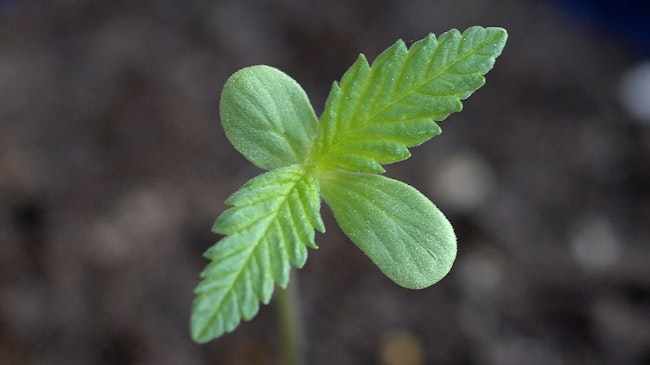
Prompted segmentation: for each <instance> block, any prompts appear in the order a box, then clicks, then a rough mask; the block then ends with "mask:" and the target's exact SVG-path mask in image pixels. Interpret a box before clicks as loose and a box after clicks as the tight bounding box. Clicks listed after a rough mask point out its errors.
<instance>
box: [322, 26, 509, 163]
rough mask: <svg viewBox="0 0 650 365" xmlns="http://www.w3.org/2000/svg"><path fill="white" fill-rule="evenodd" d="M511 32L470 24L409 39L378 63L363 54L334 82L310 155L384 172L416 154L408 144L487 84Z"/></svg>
mask: <svg viewBox="0 0 650 365" xmlns="http://www.w3.org/2000/svg"><path fill="white" fill-rule="evenodd" d="M506 38H507V33H506V31H505V30H504V29H502V28H482V27H471V28H469V29H467V30H466V31H465V32H464V33H460V32H459V31H457V30H451V31H449V32H447V33H444V34H442V35H441V36H440V37H439V38H436V36H435V35H433V34H431V35H429V36H428V37H426V38H425V39H423V40H420V41H418V42H415V43H414V44H413V45H412V46H411V47H410V48H407V47H406V45H405V44H404V42H403V41H401V40H400V41H398V42H396V43H395V44H394V45H393V46H391V47H390V48H388V49H387V50H386V51H384V52H382V53H381V54H380V55H379V56H378V57H377V59H376V60H375V61H374V62H373V64H372V66H370V65H369V64H368V61H367V60H366V58H365V57H364V56H363V55H360V56H359V58H358V59H357V61H356V62H355V63H354V64H353V65H352V67H350V69H349V70H348V71H347V72H346V73H345V75H344V76H343V78H342V79H341V82H340V83H334V84H333V85H332V90H331V91H330V95H329V97H328V99H327V102H326V104H325V111H324V112H323V115H322V116H321V120H320V125H319V128H320V129H319V133H318V137H317V138H316V141H315V145H314V148H313V150H312V156H311V161H314V163H316V164H317V165H318V166H319V168H320V169H323V170H328V169H341V170H348V171H366V172H378V173H382V172H384V169H383V167H382V166H381V164H386V163H392V162H397V161H401V160H405V159H407V158H409V157H410V152H409V150H408V147H412V146H417V145H419V144H421V143H424V142H425V141H427V140H428V139H430V138H431V137H433V136H435V135H437V134H440V132H441V130H440V128H439V126H438V124H437V123H436V122H437V121H441V120H443V119H445V118H446V117H447V116H448V115H449V114H451V113H453V112H458V111H460V110H461V109H462V103H461V100H463V99H466V98H467V97H469V96H470V95H471V94H472V93H473V92H474V91H476V90H477V89H478V88H479V87H481V86H482V85H483V84H484V83H485V78H484V77H483V75H484V74H485V73H487V72H488V71H489V70H490V69H491V68H492V66H493V65H494V62H495V59H496V57H497V56H499V55H500V54H501V50H502V49H503V47H504V45H505V42H506Z"/></svg>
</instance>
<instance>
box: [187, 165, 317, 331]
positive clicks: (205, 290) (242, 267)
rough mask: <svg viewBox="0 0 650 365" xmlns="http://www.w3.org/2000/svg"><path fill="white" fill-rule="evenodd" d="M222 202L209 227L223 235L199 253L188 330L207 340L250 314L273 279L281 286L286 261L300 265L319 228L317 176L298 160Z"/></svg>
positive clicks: (266, 294) (285, 277) (265, 299)
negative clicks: (201, 264) (202, 264)
mask: <svg viewBox="0 0 650 365" xmlns="http://www.w3.org/2000/svg"><path fill="white" fill-rule="evenodd" d="M226 203H228V204H230V205H233V208H230V209H228V210H226V211H225V212H223V213H222V214H221V216H220V217H219V218H218V219H217V222H216V223H215V225H214V228H213V230H214V232H215V233H221V234H225V235H226V236H225V237H224V238H223V239H222V240H221V241H220V242H218V244H216V245H214V246H213V247H212V248H210V249H209V250H208V251H207V252H206V253H205V257H206V258H208V259H210V260H211V263H210V264H208V266H207V267H206V268H205V270H204V271H203V272H202V273H201V282H200V283H199V285H198V287H197V288H196V290H195V294H196V299H195V301H194V306H193V309H192V318H191V333H192V337H193V338H194V340H195V341H196V342H199V343H203V342H207V341H209V340H211V339H213V338H215V337H219V336H221V335H222V334H223V333H225V332H230V331H232V330H233V329H234V328H235V327H237V325H238V324H239V322H240V321H241V320H242V319H244V320H249V319H251V318H252V317H253V316H254V315H255V314H256V313H257V311H258V308H259V302H262V303H265V304H266V303H268V302H269V300H270V299H271V294H272V293H273V288H274V284H278V285H279V286H281V287H286V285H287V282H288V280H289V271H290V268H291V265H293V266H295V267H298V268H300V267H302V266H303V265H304V264H305V261H306V260H307V247H312V248H316V243H315V242H314V229H317V230H319V231H320V232H324V230H325V227H324V225H323V221H322V220H321V217H320V212H319V211H320V198H319V190H318V182H317V181H316V179H315V177H314V175H313V174H312V173H311V172H310V171H309V170H307V169H306V168H305V167H303V166H301V165H291V166H287V167H283V168H278V169H275V170H273V171H270V172H267V173H265V174H263V175H260V176H258V177H256V178H254V179H252V180H251V181H249V182H248V183H247V184H246V185H244V186H243V187H242V188H241V189H240V190H239V191H237V192H235V193H234V194H233V195H232V196H231V197H230V198H228V200H226Z"/></svg>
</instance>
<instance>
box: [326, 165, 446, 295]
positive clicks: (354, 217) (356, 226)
mask: <svg viewBox="0 0 650 365" xmlns="http://www.w3.org/2000/svg"><path fill="white" fill-rule="evenodd" d="M322 177H323V178H322V179H321V181H322V184H321V193H322V195H323V199H324V200H325V202H326V203H327V205H329V207H330V208H331V209H332V212H333V213H334V217H335V218H336V221H337V222H338V223H339V225H340V226H341V228H342V229H343V232H345V234H346V235H347V236H348V237H349V238H350V239H351V240H352V242H354V243H355V244H356V245H357V246H358V247H359V248H361V250H363V252H365V253H366V255H368V256H369V257H370V258H371V259H372V261H373V262H374V263H375V264H376V265H377V266H378V267H379V268H380V269H381V271H383V272H384V274H386V276H388V277H389V278H391V279H392V280H393V281H394V282H395V283H397V284H399V285H401V286H403V287H406V288H410V289H421V288H426V287H428V286H430V285H432V284H434V283H436V282H438V281H439V280H440V279H442V278H443V277H444V276H445V275H446V274H447V273H448V272H449V270H450V269H451V266H452V264H453V262H454V259H455V258H456V236H455V234H454V230H453V228H452V226H451V224H450V223H449V221H448V220H447V218H445V216H444V215H443V214H442V213H441V212H440V211H439V210H438V208H436V206H435V205H433V203H431V201H429V199H427V198H426V197H425V196H424V195H422V194H421V193H420V192H419V191H417V190H416V189H415V188H413V187H412V186H410V185H407V184H405V183H403V182H400V181H397V180H393V179H390V178H387V177H385V176H382V175H376V174H369V173H358V172H346V171H340V170H338V171H327V172H324V173H322Z"/></svg>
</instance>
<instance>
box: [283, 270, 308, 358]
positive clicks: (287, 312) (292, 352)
mask: <svg viewBox="0 0 650 365" xmlns="http://www.w3.org/2000/svg"><path fill="white" fill-rule="evenodd" d="M276 300H277V310H278V317H279V318H278V319H279V322H280V341H281V345H282V364H283V365H302V364H304V360H305V359H304V349H303V340H304V333H303V325H302V313H301V311H300V299H299V297H298V280H297V278H296V277H295V275H293V273H292V275H291V278H290V279H289V284H287V288H286V289H280V290H278V292H277V298H276Z"/></svg>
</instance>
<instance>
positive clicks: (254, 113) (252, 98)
mask: <svg viewBox="0 0 650 365" xmlns="http://www.w3.org/2000/svg"><path fill="white" fill-rule="evenodd" d="M220 114H221V124H222V125H223V129H224V131H225V133H226V136H227V137H228V139H229V140H230V142H231V143H232V144H233V146H235V148H236V149H237V150H238V151H239V152H241V154H242V155H244V157H246V158H247V159H248V160H249V161H250V162H252V163H253V164H254V165H255V166H257V167H260V168H262V169H266V170H270V169H273V168H276V167H282V166H289V165H292V164H299V163H302V162H303V161H304V160H305V158H306V157H307V155H308V153H309V151H310V150H311V147H312V143H313V140H314V138H315V137H316V133H317V128H318V127H317V124H318V119H317V117H316V114H315V113H314V110H313V109H312V107H311V104H310V102H309V98H308V97H307V94H305V91H304V90H303V89H302V87H300V85H298V83H297V82H296V81H294V80H293V79H292V78H291V77H289V76H288V75H286V74H285V73H283V72H282V71H280V70H278V69H275V68H273V67H269V66H263V65H259V66H251V67H247V68H244V69H241V70H239V71H237V72H236V73H234V74H233V75H232V76H231V77H230V78H229V79H228V81H227V82H226V84H225V85H224V88H223V92H222V93H221V102H220Z"/></svg>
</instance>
